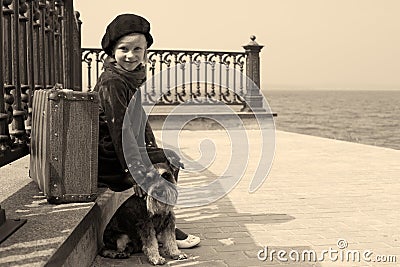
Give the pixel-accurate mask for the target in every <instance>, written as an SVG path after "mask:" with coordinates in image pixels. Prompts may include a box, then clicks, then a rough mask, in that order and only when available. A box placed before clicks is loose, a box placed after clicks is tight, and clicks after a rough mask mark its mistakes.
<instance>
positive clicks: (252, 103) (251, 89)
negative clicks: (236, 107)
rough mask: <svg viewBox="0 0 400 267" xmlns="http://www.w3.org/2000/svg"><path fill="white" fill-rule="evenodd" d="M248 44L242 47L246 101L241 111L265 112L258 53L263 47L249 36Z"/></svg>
mask: <svg viewBox="0 0 400 267" xmlns="http://www.w3.org/2000/svg"><path fill="white" fill-rule="evenodd" d="M250 40H251V41H250V42H249V43H248V44H247V45H244V46H243V48H244V50H245V52H246V75H247V79H246V94H245V96H244V99H245V101H246V105H245V107H244V108H243V109H242V111H249V112H251V111H265V109H264V108H263V96H262V95H261V93H260V51H261V49H262V48H263V47H264V46H263V45H259V44H258V43H257V42H256V37H255V36H254V35H252V36H250Z"/></svg>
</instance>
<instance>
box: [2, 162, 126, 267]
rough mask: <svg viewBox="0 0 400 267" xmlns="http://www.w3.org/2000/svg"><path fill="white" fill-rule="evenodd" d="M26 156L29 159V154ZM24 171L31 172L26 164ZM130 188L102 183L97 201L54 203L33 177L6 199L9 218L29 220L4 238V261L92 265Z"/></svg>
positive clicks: (28, 263) (5, 204)
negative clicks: (107, 186) (114, 188)
mask: <svg viewBox="0 0 400 267" xmlns="http://www.w3.org/2000/svg"><path fill="white" fill-rule="evenodd" d="M26 158H28V159H26ZM23 161H25V162H29V156H26V157H25V158H23ZM14 169H15V167H14ZM2 171H3V170H1V169H0V173H1V174H2V175H1V176H0V178H1V181H0V182H4V181H3V180H4V177H5V175H4V173H3V172H2ZM20 172H21V173H22V175H25V176H27V168H25V167H24V168H23V169H22V170H20ZM15 173H17V172H16V171H15V170H14V174H15ZM7 178H8V179H11V177H10V176H8V177H7ZM26 178H27V177H26ZM27 179H29V178H27ZM131 194H132V192H131V190H127V191H124V192H120V193H116V192H112V191H110V190H108V189H107V190H106V189H104V188H100V189H99V196H98V198H97V200H96V201H95V202H88V203H69V204H60V205H53V204H49V203H48V202H47V201H46V199H45V197H44V196H43V195H42V193H41V192H39V189H38V187H37V186H36V184H35V183H34V182H33V181H28V182H27V184H26V185H24V186H22V187H21V188H19V189H18V190H16V191H15V192H14V193H13V194H11V195H10V196H8V197H7V198H6V199H4V200H3V201H2V202H1V206H2V208H4V209H5V210H6V216H7V218H8V219H17V218H20V219H27V222H26V224H25V225H23V226H22V227H21V228H20V229H19V230H18V231H16V232H15V233H14V234H13V235H12V236H10V237H9V238H8V239H6V240H5V241H4V242H3V243H2V244H0V266H1V267H2V266H74V267H75V266H90V265H91V263H92V262H93V260H94V258H95V257H96V255H97V252H98V249H99V248H100V246H101V244H102V233H103V230H104V228H105V226H106V225H107V223H108V221H109V220H110V218H111V216H112V215H113V214H114V212H115V211H116V209H117V208H118V207H119V205H120V204H121V203H122V202H124V201H125V200H126V199H127V198H128V197H129V196H130V195H131Z"/></svg>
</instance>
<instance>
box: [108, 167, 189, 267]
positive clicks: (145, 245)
mask: <svg viewBox="0 0 400 267" xmlns="http://www.w3.org/2000/svg"><path fill="white" fill-rule="evenodd" d="M153 166H154V167H155V169H156V170H157V171H158V172H159V173H160V175H161V176H162V177H163V178H164V179H165V180H166V181H168V182H170V183H172V184H173V185H172V186H171V185H170V184H168V183H165V181H164V180H163V179H161V180H160V179H158V180H156V181H150V182H151V184H150V187H149V190H148V194H147V196H145V198H140V197H138V196H136V195H133V196H132V197H130V198H129V199H128V200H127V201H126V202H124V204H122V205H121V207H120V208H119V209H118V210H117V212H116V213H115V215H114V216H113V218H112V219H111V221H110V223H109V224H108V225H107V227H106V229H105V231H104V235H103V241H104V245H105V246H104V248H103V249H102V250H101V252H100V255H101V256H103V257H108V258H128V257H129V256H130V255H131V254H133V253H136V252H141V251H143V252H144V254H145V255H146V256H147V259H148V260H149V262H150V263H152V264H154V265H159V264H164V263H165V258H164V257H162V256H161V255H160V252H159V245H158V241H160V243H162V244H163V245H162V250H163V251H162V253H161V254H166V255H167V256H170V257H171V258H172V259H186V258H187V256H186V255H185V254H184V253H182V252H181V251H180V250H179V249H178V246H177V244H176V239H175V215H174V211H173V208H174V206H173V205H170V204H165V203H162V202H160V201H158V200H157V199H155V198H153V197H152V196H155V197H157V196H159V197H161V198H164V199H167V200H168V203H175V202H176V199H177V190H176V188H175V186H174V185H175V184H176V178H175V175H173V172H174V170H173V167H172V168H171V166H170V165H168V164H166V163H157V164H153ZM157 238H159V240H157Z"/></svg>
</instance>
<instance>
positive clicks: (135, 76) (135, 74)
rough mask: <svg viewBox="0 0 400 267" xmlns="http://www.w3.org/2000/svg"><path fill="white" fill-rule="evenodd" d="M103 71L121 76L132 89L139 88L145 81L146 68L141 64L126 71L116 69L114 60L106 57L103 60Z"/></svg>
mask: <svg viewBox="0 0 400 267" xmlns="http://www.w3.org/2000/svg"><path fill="white" fill-rule="evenodd" d="M103 69H104V70H105V71H106V70H109V71H111V72H114V73H117V74H118V75H121V76H122V77H123V78H124V79H126V80H127V81H128V82H129V83H130V84H131V86H132V89H136V88H139V87H140V86H141V85H142V84H143V83H144V82H145V81H146V67H145V66H144V65H143V64H140V65H139V66H137V67H136V69H134V70H132V71H127V70H124V69H122V68H120V67H118V65H117V62H116V60H115V59H114V58H112V57H109V56H107V57H106V59H105V60H104V64H103Z"/></svg>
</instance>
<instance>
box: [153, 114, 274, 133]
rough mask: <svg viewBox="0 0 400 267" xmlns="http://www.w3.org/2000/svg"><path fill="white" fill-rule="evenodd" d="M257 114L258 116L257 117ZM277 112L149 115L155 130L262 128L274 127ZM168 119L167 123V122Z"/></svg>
mask: <svg viewBox="0 0 400 267" xmlns="http://www.w3.org/2000/svg"><path fill="white" fill-rule="evenodd" d="M256 116H257V117H256ZM276 116H277V114H276V113H267V112H260V113H256V115H255V114H254V113H250V112H236V113H234V114H233V113H220V112H218V113H212V112H201V113H154V112H152V113H151V114H150V115H149V121H150V124H151V127H152V128H153V129H154V130H160V129H162V130H177V129H178V130H181V129H185V130H221V129H248V130H253V129H260V127H261V128H269V127H273V126H272V125H273V117H276ZM166 121H167V123H165V122H166Z"/></svg>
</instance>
